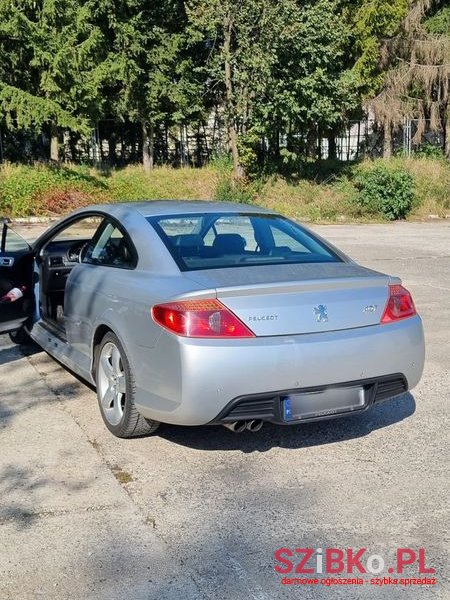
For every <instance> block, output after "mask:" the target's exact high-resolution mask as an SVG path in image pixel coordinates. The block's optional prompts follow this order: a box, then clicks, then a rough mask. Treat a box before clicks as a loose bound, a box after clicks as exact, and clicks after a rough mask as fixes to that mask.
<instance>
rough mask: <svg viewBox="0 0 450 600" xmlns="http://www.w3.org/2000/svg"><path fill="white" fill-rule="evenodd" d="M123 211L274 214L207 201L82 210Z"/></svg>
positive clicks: (124, 204) (121, 204)
mask: <svg viewBox="0 0 450 600" xmlns="http://www.w3.org/2000/svg"><path fill="white" fill-rule="evenodd" d="M123 209H131V210H136V211H138V212H140V213H141V214H142V215H143V216H144V217H153V216H158V215H183V214H188V213H191V214H194V213H216V212H230V213H236V212H239V213H256V214H258V213H265V214H274V213H273V211H271V210H267V209H265V208H262V207H260V206H255V205H250V204H238V203H236V202H211V201H207V200H146V201H136V202H114V203H110V204H99V205H96V206H89V207H86V209H83V212H84V211H86V210H99V211H101V212H106V213H109V214H111V215H112V216H114V215H116V214H117V215H118V214H119V213H122V212H123Z"/></svg>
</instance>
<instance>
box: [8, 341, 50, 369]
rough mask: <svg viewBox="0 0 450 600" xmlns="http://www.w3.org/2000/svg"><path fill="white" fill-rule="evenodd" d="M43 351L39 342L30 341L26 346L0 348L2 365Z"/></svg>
mask: <svg viewBox="0 0 450 600" xmlns="http://www.w3.org/2000/svg"><path fill="white" fill-rule="evenodd" d="M38 352H42V348H40V347H39V346H38V345H37V344H34V343H30V344H27V345H26V346H7V347H6V348H0V365H7V364H9V363H12V362H15V361H16V360H20V359H21V358H23V357H24V355H25V356H32V355H33V354H37V353H38Z"/></svg>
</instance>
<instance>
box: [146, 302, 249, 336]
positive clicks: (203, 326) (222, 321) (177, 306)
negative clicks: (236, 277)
mask: <svg viewBox="0 0 450 600" xmlns="http://www.w3.org/2000/svg"><path fill="white" fill-rule="evenodd" d="M152 317H153V319H154V320H155V321H156V323H158V324H159V325H161V326H162V327H165V328H166V329H168V330H169V331H171V332H172V333H176V334H177V335H182V336H185V337H206V338H211V337H213V338H227V337H236V338H238V337H239V338H249V337H255V335H254V333H253V332H252V331H250V329H248V327H246V326H245V325H244V323H242V321H240V320H239V319H238V318H237V317H236V315H234V314H233V313H232V312H231V311H230V310H228V308H227V307H226V306H224V305H223V304H222V303H221V302H219V300H180V301H178V302H169V303H168V304H157V305H156V306H153V308H152Z"/></svg>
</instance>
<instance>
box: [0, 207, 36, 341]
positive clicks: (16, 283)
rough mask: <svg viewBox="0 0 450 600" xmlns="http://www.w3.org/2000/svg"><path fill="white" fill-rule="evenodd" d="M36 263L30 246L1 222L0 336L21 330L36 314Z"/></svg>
mask: <svg viewBox="0 0 450 600" xmlns="http://www.w3.org/2000/svg"><path fill="white" fill-rule="evenodd" d="M33 262H34V251H33V249H32V248H31V246H30V245H29V244H28V243H27V242H26V241H25V240H24V239H23V238H22V237H20V235H18V234H17V233H15V232H14V231H13V230H12V229H11V228H10V227H9V226H8V221H7V219H0V333H5V332H7V331H14V330H16V329H19V328H20V327H21V325H22V324H23V323H24V322H25V321H26V320H27V319H28V318H29V317H30V316H31V315H32V314H33V310H34V295H33V283H32V282H33ZM18 290H20V291H18ZM18 296H19V297H18Z"/></svg>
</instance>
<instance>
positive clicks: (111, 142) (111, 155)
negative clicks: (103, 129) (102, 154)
mask: <svg viewBox="0 0 450 600" xmlns="http://www.w3.org/2000/svg"><path fill="white" fill-rule="evenodd" d="M116 161H117V155H116V135H115V133H114V132H113V131H112V132H110V134H109V136H108V162H109V164H110V165H111V166H114V165H115V164H116Z"/></svg>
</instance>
